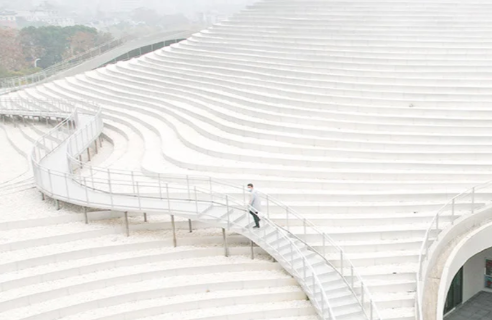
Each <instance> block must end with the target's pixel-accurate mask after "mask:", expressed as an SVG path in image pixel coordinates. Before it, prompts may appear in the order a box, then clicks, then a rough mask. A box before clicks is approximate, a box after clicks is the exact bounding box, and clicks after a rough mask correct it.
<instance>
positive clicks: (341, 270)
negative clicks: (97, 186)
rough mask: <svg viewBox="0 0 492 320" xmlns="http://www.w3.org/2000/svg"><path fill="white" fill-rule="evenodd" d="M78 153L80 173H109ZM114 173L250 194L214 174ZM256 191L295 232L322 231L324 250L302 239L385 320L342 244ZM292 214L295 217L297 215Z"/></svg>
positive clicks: (371, 315) (367, 308)
mask: <svg viewBox="0 0 492 320" xmlns="http://www.w3.org/2000/svg"><path fill="white" fill-rule="evenodd" d="M77 156H78V155H75V156H74V155H71V154H67V158H69V159H70V161H72V162H73V164H74V165H73V168H77V169H78V172H79V174H81V175H82V171H83V170H84V169H85V171H86V173H87V174H88V176H89V177H94V176H95V175H96V174H98V173H100V174H102V175H104V176H105V175H106V174H107V169H104V168H98V167H94V166H90V165H88V164H87V163H86V162H83V161H80V159H78V158H77ZM110 172H111V175H112V176H113V177H114V176H126V177H128V178H127V179H126V181H128V180H130V179H131V180H132V181H136V180H137V179H138V178H144V181H145V179H151V180H149V181H154V180H158V181H161V180H167V181H170V180H171V181H172V180H175V181H179V182H178V183H182V184H184V183H186V184H196V183H197V182H198V183H201V184H207V183H208V184H214V185H218V186H223V187H227V188H231V189H234V190H236V191H238V192H239V193H242V194H243V198H244V200H245V198H246V194H247V193H246V189H245V187H244V186H243V187H238V186H236V185H232V184H230V183H227V182H224V181H222V180H218V179H215V178H212V177H206V176H199V175H196V176H190V175H186V176H183V175H173V174H154V173H152V174H151V173H146V174H142V173H140V172H135V171H128V170H117V169H111V170H110ZM92 179H94V178H92ZM89 181H91V180H89ZM120 181H125V179H122V180H120ZM94 182H95V181H94ZM95 183H96V182H95ZM141 183H142V182H141ZM256 192H257V194H258V195H260V196H261V198H262V199H263V200H264V201H263V202H264V203H266V204H267V210H266V212H264V213H266V215H267V217H268V218H269V216H270V210H269V206H270V204H275V205H277V206H278V207H281V208H283V209H284V211H285V212H286V218H287V226H286V230H287V232H289V233H291V232H290V229H291V227H292V226H291V223H289V222H290V221H292V220H298V221H302V223H303V228H304V234H303V235H304V236H306V235H307V229H308V228H309V229H310V230H312V231H314V232H315V234H318V235H319V236H321V239H322V240H321V241H322V252H320V251H318V250H317V249H315V248H314V247H313V246H312V245H310V244H309V241H304V240H302V239H300V240H301V241H303V242H304V243H305V244H306V245H307V246H309V247H310V248H311V249H312V250H313V251H315V252H317V253H318V254H319V255H320V256H321V257H323V259H324V260H326V262H327V263H328V264H329V265H330V266H332V267H333V269H334V270H335V271H336V272H337V273H338V274H339V275H340V276H341V278H342V279H343V281H344V282H345V283H346V285H347V287H348V288H350V290H351V291H352V293H353V295H354V296H355V297H356V298H357V301H358V303H359V305H360V306H361V307H362V309H363V310H364V312H365V313H366V316H367V318H368V319H375V320H376V319H382V317H381V316H380V312H379V309H378V307H377V305H376V303H375V302H374V299H373V297H372V295H371V292H370V291H369V288H368V286H367V285H365V284H364V281H363V279H362V277H361V276H360V275H359V273H358V272H357V271H356V268H355V266H354V265H353V263H352V261H351V260H350V259H349V258H348V255H347V254H346V253H345V252H344V250H343V249H342V248H341V247H340V246H338V245H337V244H336V243H335V241H334V240H333V239H332V238H331V237H330V236H329V235H328V234H326V233H325V232H322V231H321V230H319V229H318V228H317V226H316V225H315V224H314V223H313V222H312V221H310V220H307V219H305V218H304V217H302V215H301V214H299V213H298V212H297V211H296V210H294V209H292V208H290V207H288V206H287V205H285V204H283V203H282V202H280V201H278V200H276V199H275V198H274V197H272V196H270V195H268V194H265V193H262V192H259V191H256ZM291 216H293V218H292V217H291ZM291 234H293V233H291ZM293 235H294V234H293ZM327 247H329V248H334V249H335V251H336V254H337V256H338V257H340V261H341V264H340V266H339V267H337V266H336V265H334V264H333V263H332V262H330V260H329V259H327V258H326V251H327V250H326V248H327ZM345 269H350V274H346V273H345ZM346 277H350V279H351V280H350V282H349V281H348V280H347V279H346ZM354 279H357V280H356V281H354ZM357 289H360V290H361V293H360V294H358V293H357ZM362 291H363V293H362ZM366 303H368V305H367V306H366Z"/></svg>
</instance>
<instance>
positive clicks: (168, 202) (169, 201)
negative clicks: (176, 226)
mask: <svg viewBox="0 0 492 320" xmlns="http://www.w3.org/2000/svg"><path fill="white" fill-rule="evenodd" d="M166 197H167V210H168V211H169V214H171V199H170V198H169V184H168V183H167V182H166Z"/></svg>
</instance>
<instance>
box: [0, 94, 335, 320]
mask: <svg viewBox="0 0 492 320" xmlns="http://www.w3.org/2000/svg"><path fill="white" fill-rule="evenodd" d="M0 102H2V101H1V100H0ZM18 103H19V101H16V104H10V105H11V106H13V105H15V106H17V104H18ZM81 104H82V106H81ZM67 107H68V108H73V111H72V112H71V113H70V114H69V115H68V116H67V117H66V118H65V119H64V120H63V121H61V122H60V123H59V124H58V125H56V126H55V127H54V128H53V129H51V130H50V131H49V132H48V133H47V134H45V135H44V136H42V137H40V138H39V139H37V140H36V142H35V143H34V147H33V150H32V152H31V159H32V165H33V170H34V177H35V180H36V182H37V185H38V188H39V189H40V190H42V191H43V192H44V193H46V194H48V195H49V194H51V196H55V197H56V198H57V199H58V198H60V199H63V200H65V199H67V197H68V199H67V200H68V201H69V202H72V203H74V204H81V205H96V206H97V205H98V204H97V203H92V202H91V203H89V201H88V198H87V199H86V201H87V203H80V200H76V199H73V198H72V199H70V195H69V193H68V185H67V186H66V187H67V193H66V196H65V195H60V194H53V186H52V185H51V182H52V181H51V180H52V178H53V179H54V178H56V177H62V178H63V179H64V180H65V183H68V180H69V179H71V180H73V181H78V182H82V181H83V182H84V184H86V178H85V177H84V179H83V180H82V179H80V177H81V176H80V174H77V173H74V172H69V173H63V172H58V171H56V170H50V169H47V168H45V167H43V164H42V160H43V159H45V158H46V157H48V156H49V155H50V154H51V153H52V152H53V151H55V150H56V149H58V148H59V147H60V146H61V145H62V144H63V142H66V143H67V155H71V158H74V155H75V156H76V155H77V154H80V153H81V152H83V151H84V150H85V148H87V143H91V142H93V141H94V139H97V137H98V135H99V134H100V132H101V131H102V126H103V123H102V119H101V109H100V108H99V107H98V106H97V105H94V104H85V103H80V102H77V103H76V104H68V106H67ZM9 110H10V112H12V110H13V108H9ZM89 110H90V111H89ZM56 112H57V113H59V110H56ZM43 114H45V115H46V113H43ZM84 114H90V115H92V117H91V121H89V122H87V123H85V124H84V125H83V126H82V127H80V121H79V118H80V117H81V116H82V115H84ZM60 131H63V132H65V133H66V134H65V135H62V136H61V137H60ZM89 131H90V133H91V134H89ZM83 136H85V138H86V139H85V140H79V137H83ZM79 142H80V143H79ZM96 143H97V141H96ZM67 160H68V162H69V167H70V165H71V160H70V158H67ZM108 172H110V171H109V170H108ZM43 176H44V179H43ZM46 180H49V182H48V181H46ZM101 180H103V179H101ZM104 180H105V179H104ZM106 181H107V183H108V185H109V195H110V197H113V195H116V194H118V193H117V192H112V191H111V185H112V184H115V183H117V184H119V185H120V186H123V187H125V186H126V187H128V186H129V187H132V188H134V187H135V184H134V183H133V182H132V183H130V181H128V180H125V181H118V180H114V179H111V178H110V177H109V176H108V179H107V180H106ZM93 182H94V181H93ZM122 182H126V184H125V183H122ZM47 183H49V184H50V188H49V189H51V190H48V188H47V186H46V184H47ZM158 185H159V193H161V190H162V188H161V181H159V182H158ZM136 186H137V188H139V184H138V182H137V183H136ZM141 187H143V188H148V187H152V188H154V187H156V182H155V181H154V182H153V183H149V184H147V185H146V184H143V185H141ZM172 188H174V189H178V190H181V191H183V190H186V191H187V194H188V195H187V197H185V198H184V199H180V198H178V199H173V200H179V201H195V202H196V203H197V205H196V208H197V212H196V213H197V214H200V215H203V214H204V215H207V213H206V212H205V213H203V212H199V211H198V203H199V200H198V197H197V194H198V193H200V194H203V195H207V196H211V198H212V199H211V201H208V200H207V201H208V202H210V203H212V205H216V206H217V205H219V206H224V203H223V201H222V202H220V201H217V197H219V198H222V199H223V200H224V199H225V201H226V205H227V209H228V210H227V212H226V215H227V227H228V228H236V227H237V228H241V231H242V232H243V233H244V232H249V233H250V234H253V231H252V230H251V229H249V228H246V229H245V228H244V226H240V225H239V224H236V223H235V220H233V221H230V214H229V207H231V208H233V209H234V210H239V212H241V214H242V215H245V216H247V218H248V220H249V221H250V220H251V216H250V215H249V208H248V206H245V205H244V203H242V202H241V201H239V200H237V199H235V198H234V197H230V196H229V195H224V194H219V193H217V192H214V191H213V190H210V192H208V191H202V190H201V188H196V187H194V188H193V193H194V199H193V198H192V197H191V196H190V186H189V185H188V186H187V188H186V189H185V188H184V187H176V186H172ZM166 189H167V192H168V194H169V184H167V183H166ZM86 190H87V185H86ZM97 191H98V192H107V191H106V190H104V189H100V188H99V189H98V190H97ZM72 197H73V196H72ZM86 197H87V191H86ZM141 197H145V198H148V197H149V196H148V195H141V194H138V198H139V199H140V198H141ZM214 197H215V200H214ZM154 198H156V197H155V196H154ZM161 199H162V196H161ZM167 201H168V203H169V208H168V209H169V211H170V212H171V207H170V197H169V196H167ZM139 202H140V200H139ZM111 208H113V203H112V201H111ZM128 209H136V208H135V207H129V208H128ZM139 209H142V208H139ZM173 212H174V211H173ZM210 217H214V218H217V217H216V216H210ZM219 219H220V218H219ZM264 220H265V221H264V224H266V225H265V227H264V228H263V232H266V230H267V229H268V228H267V226H270V227H271V228H273V230H274V232H275V233H276V236H277V237H278V238H282V239H285V240H286V241H287V242H288V243H289V244H290V257H291V263H290V264H289V261H287V260H285V257H284V259H283V260H282V262H283V264H284V266H287V267H288V269H289V270H290V271H291V274H292V275H293V276H295V277H296V278H297V279H302V280H304V281H300V282H301V285H302V286H303V287H304V289H305V291H306V294H308V296H310V298H311V301H312V302H313V304H314V306H315V307H316V309H317V310H318V312H321V314H322V317H323V318H324V319H325V318H326V315H327V312H328V318H327V319H335V316H334V313H333V310H332V308H331V306H330V304H329V300H328V297H327V296H326V293H325V291H324V290H323V284H322V282H321V281H320V279H319V277H318V274H317V272H316V270H315V269H314V267H313V266H312V265H311V264H310V261H309V259H307V258H306V256H305V254H303V253H302V252H301V250H300V249H299V247H298V246H297V244H296V243H295V242H294V240H293V237H290V236H289V235H288V232H287V231H285V230H283V229H282V228H280V227H279V226H278V225H276V224H274V223H273V222H272V221H271V220H270V219H268V218H265V219H264ZM272 234H273V233H269V234H268V236H270V235H272ZM264 236H265V234H264ZM257 241H260V242H261V241H263V244H264V245H265V246H269V247H270V249H271V250H270V252H271V253H272V254H273V255H274V256H276V257H277V258H282V257H283V256H282V254H281V252H280V250H281V247H280V243H279V242H278V241H277V245H278V247H277V248H276V249H275V248H274V246H273V244H272V243H268V242H266V241H264V240H262V239H258V240H257ZM282 248H283V246H282ZM284 255H285V254H284ZM296 255H297V258H295V259H294V257H295V256H296ZM299 259H300V261H301V262H302V266H303V268H302V271H299V270H298V268H296V263H298V262H299ZM279 261H280V260H279ZM294 261H295V262H296V263H294ZM311 277H312V287H310V286H309V284H308V283H307V279H308V278H311ZM319 296H321V299H319Z"/></svg>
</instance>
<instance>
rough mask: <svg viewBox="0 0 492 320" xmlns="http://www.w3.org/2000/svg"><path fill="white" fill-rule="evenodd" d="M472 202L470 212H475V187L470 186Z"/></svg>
mask: <svg viewBox="0 0 492 320" xmlns="http://www.w3.org/2000/svg"><path fill="white" fill-rule="evenodd" d="M471 196H472V203H471V213H472V214H473V213H474V212H475V187H473V188H472V194H471Z"/></svg>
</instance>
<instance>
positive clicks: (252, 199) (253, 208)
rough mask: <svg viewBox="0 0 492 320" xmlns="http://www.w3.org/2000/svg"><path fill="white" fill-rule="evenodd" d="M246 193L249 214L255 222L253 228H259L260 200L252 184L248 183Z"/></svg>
mask: <svg viewBox="0 0 492 320" xmlns="http://www.w3.org/2000/svg"><path fill="white" fill-rule="evenodd" d="M248 191H249V192H250V194H249V203H248V205H249V213H250V214H251V215H252V216H253V219H254V220H255V226H254V227H253V228H259V227H260V220H261V219H260V216H259V213H260V211H261V199H260V196H259V195H258V193H257V192H256V191H255V190H254V187H253V184H252V183H248Z"/></svg>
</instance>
